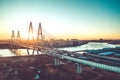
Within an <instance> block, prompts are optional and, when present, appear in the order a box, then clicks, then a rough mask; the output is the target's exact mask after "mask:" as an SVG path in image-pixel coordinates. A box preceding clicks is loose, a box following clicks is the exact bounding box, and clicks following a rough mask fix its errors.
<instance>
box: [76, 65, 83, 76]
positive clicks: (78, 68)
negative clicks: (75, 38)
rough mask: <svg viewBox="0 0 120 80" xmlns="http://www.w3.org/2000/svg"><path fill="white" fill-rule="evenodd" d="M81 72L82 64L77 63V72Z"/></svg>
mask: <svg viewBox="0 0 120 80" xmlns="http://www.w3.org/2000/svg"><path fill="white" fill-rule="evenodd" d="M80 73H82V65H81V64H79V63H77V74H80Z"/></svg>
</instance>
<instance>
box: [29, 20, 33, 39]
mask: <svg viewBox="0 0 120 80" xmlns="http://www.w3.org/2000/svg"><path fill="white" fill-rule="evenodd" d="M30 38H31V40H33V41H34V35H33V26H32V22H30V25H29V31H28V41H29V40H30Z"/></svg>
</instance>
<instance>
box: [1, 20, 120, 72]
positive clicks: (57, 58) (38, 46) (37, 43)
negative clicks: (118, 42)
mask: <svg viewBox="0 0 120 80" xmlns="http://www.w3.org/2000/svg"><path fill="white" fill-rule="evenodd" d="M26 41H27V42H26V43H22V42H21V38H20V32H19V31H18V33H17V38H16V39H15V33H14V30H13V31H12V35H11V41H10V42H6V43H5V42H4V43H5V44H10V45H11V49H14V48H16V47H17V46H19V47H24V48H26V49H27V53H28V55H29V54H30V52H29V50H30V49H31V50H32V54H33V55H34V51H37V53H38V54H39V51H43V52H44V53H45V54H47V55H50V56H52V57H53V58H54V64H55V65H60V62H61V60H62V59H65V60H68V61H72V62H74V63H77V68H76V70H77V73H78V74H80V73H81V72H82V65H87V66H90V67H94V68H99V69H103V70H108V71H112V72H116V73H120V63H117V64H118V65H117V66H116V65H110V64H108V63H100V62H99V61H100V60H102V59H103V60H105V57H102V56H101V57H100V59H98V58H97V57H98V56H94V57H93V56H92V57H91V59H93V60H92V61H91V60H88V59H82V58H77V57H74V56H69V55H64V53H65V52H64V51H61V50H58V49H55V48H48V47H45V46H44V36H43V32H42V27H41V23H39V27H38V32H37V38H36V39H35V37H34V35H33V26H32V22H30V25H29V30H28V38H27V40H26ZM0 44H2V43H0ZM68 53H71V52H68ZM68 53H67V54H68ZM73 53H76V52H73ZM73 55H74V54H73ZM94 59H95V60H99V61H98V62H95V61H94ZM107 59H108V58H107ZM109 60H110V59H108V61H109ZM117 60H118V61H120V59H117ZM114 62H115V60H113V63H114ZM111 64H112V63H111Z"/></svg>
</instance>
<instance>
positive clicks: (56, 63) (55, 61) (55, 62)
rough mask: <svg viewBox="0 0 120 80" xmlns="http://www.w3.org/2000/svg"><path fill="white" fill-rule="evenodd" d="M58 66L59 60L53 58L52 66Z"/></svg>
mask: <svg viewBox="0 0 120 80" xmlns="http://www.w3.org/2000/svg"><path fill="white" fill-rule="evenodd" d="M59 64H60V61H59V59H57V58H56V57H55V58H54V65H55V66H56V65H59Z"/></svg>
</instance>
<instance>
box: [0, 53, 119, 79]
mask: <svg viewBox="0 0 120 80" xmlns="http://www.w3.org/2000/svg"><path fill="white" fill-rule="evenodd" d="M83 70H84V71H83V73H81V74H79V75H78V74H77V73H76V65H75V64H73V63H69V64H65V65H59V66H54V65H53V58H52V57H50V56H47V55H39V56H23V57H10V58H9V57H8V58H0V80H120V74H117V73H112V72H107V71H103V70H99V69H91V68H89V67H86V66H84V68H83Z"/></svg>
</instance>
